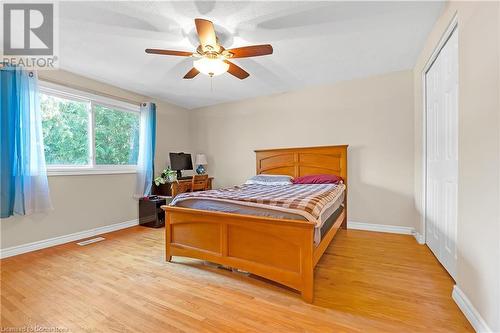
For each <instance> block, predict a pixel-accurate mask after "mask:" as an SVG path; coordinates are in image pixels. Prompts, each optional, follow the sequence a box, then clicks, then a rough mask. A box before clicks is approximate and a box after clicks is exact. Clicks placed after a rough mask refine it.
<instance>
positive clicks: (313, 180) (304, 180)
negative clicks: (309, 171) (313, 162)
mask: <svg viewBox="0 0 500 333" xmlns="http://www.w3.org/2000/svg"><path fill="white" fill-rule="evenodd" d="M340 182H342V177H339V176H336V175H309V176H302V177H298V178H295V179H294V180H293V183H294V184H338V183H340Z"/></svg>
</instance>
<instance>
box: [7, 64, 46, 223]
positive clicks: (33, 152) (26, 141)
mask: <svg viewBox="0 0 500 333" xmlns="http://www.w3.org/2000/svg"><path fill="white" fill-rule="evenodd" d="M0 88H1V93H0V96H1V97H0V105H1V116H0V138H1V143H0V148H1V151H0V166H1V169H0V181H1V198H0V208H1V215H0V216H1V217H2V218H5V217H9V216H11V215H13V214H14V213H16V214H20V215H29V214H33V213H37V212H44V211H46V210H49V209H51V208H52V205H51V201H50V196H49V188H48V182H47V170H46V166H45V155H44V149H43V134H42V118H41V114H40V105H39V100H38V86H37V76H36V73H35V72H28V71H25V70H23V69H21V68H20V67H14V66H10V65H6V66H4V67H3V68H2V69H1V70H0Z"/></svg>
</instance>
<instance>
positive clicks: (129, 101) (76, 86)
mask: <svg viewBox="0 0 500 333" xmlns="http://www.w3.org/2000/svg"><path fill="white" fill-rule="evenodd" d="M40 80H42V81H45V82H49V83H53V84H58V85H61V86H64V87H67V88H72V89H76V90H82V91H85V92H87V93H90V94H94V95H98V96H102V97H107V98H111V99H116V100H119V101H122V102H125V103H129V104H134V105H139V106H140V105H141V104H142V103H143V102H138V101H134V100H130V99H127V98H123V97H119V96H115V95H111V94H106V93H103V92H101V91H95V90H92V89H89V88H86V87H82V86H79V85H75V84H67V83H61V82H58V81H55V80H50V79H45V78H42V79H40ZM119 89H120V88H119Z"/></svg>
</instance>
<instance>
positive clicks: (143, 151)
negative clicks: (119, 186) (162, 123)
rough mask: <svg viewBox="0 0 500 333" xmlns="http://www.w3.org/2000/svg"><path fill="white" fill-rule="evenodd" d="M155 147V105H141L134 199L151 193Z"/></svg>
mask: <svg viewBox="0 0 500 333" xmlns="http://www.w3.org/2000/svg"><path fill="white" fill-rule="evenodd" d="M155 147H156V105H155V104H154V103H143V104H142V105H141V126H140V132H139V155H138V157H137V184H136V191H135V194H136V197H138V198H140V197H143V196H147V195H149V194H150V193H151V186H152V185H153V176H154V162H155Z"/></svg>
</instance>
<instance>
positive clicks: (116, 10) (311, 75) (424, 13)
mask: <svg viewBox="0 0 500 333" xmlns="http://www.w3.org/2000/svg"><path fill="white" fill-rule="evenodd" d="M442 6H443V2H426V1H418V2H354V1H351V2H311V1H308V2H262V1H261V2H237V1H231V2H219V1H203V2H108V1H102V2H61V3H60V7H59V10H60V15H61V21H60V67H61V68H62V69H65V70H68V71H71V72H74V73H77V74H81V75H83V76H87V77H90V78H94V79H97V80H99V81H103V82H106V83H109V84H113V85H116V86H118V87H121V88H124V89H128V90H131V91H134V92H137V93H141V94H144V95H147V96H151V97H156V98H160V99H164V100H167V101H170V102H172V103H174V104H177V105H180V106H183V107H186V108H196V107H201V106H205V105H212V104H217V103H223V102H228V101H233V100H241V99H246V98H250V97H255V96H262V95H269V94H273V93H279V92H284V91H289V90H295V89H299V88H302V87H306V86H312V85H318V84H325V83H333V82H337V81H342V80H350V79H353V78H359V77H365V76H369V75H375V74H380V73H385V72H390V71H397V70H403V69H409V68H412V67H413V65H414V63H415V60H416V58H417V56H418V53H419V51H420V49H421V47H422V45H423V43H424V41H425V38H426V37H427V34H428V33H429V31H430V30H431V27H432V25H433V24H434V22H435V21H436V19H437V17H438V16H439V13H440V11H441V9H442ZM194 18H206V19H209V20H211V21H213V22H214V24H215V27H216V31H217V34H218V37H219V39H220V41H221V43H222V44H223V46H224V47H226V48H231V47H239V46H245V45H252V44H265V43H270V44H272V46H273V48H274V54H272V55H269V56H263V57H257V58H246V59H235V60H233V61H234V62H235V63H236V64H238V65H239V66H241V67H242V68H244V69H245V70H247V71H248V72H249V73H250V77H249V78H247V79H245V80H239V79H237V78H235V77H233V76H232V75H229V74H227V73H226V74H223V75H221V76H218V77H215V78H213V79H212V80H213V81H212V83H211V82H210V80H211V79H210V78H209V77H207V76H204V75H202V74H200V75H198V76H197V77H196V78H194V79H193V80H183V79H182V76H184V74H185V73H186V72H187V71H188V70H189V69H190V68H191V67H192V59H190V58H181V57H172V56H159V55H148V54H146V53H145V52H144V49H146V48H165V49H173V50H185V51H194V49H195V48H196V46H197V45H198V44H197V38H196V35H195V30H194Z"/></svg>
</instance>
